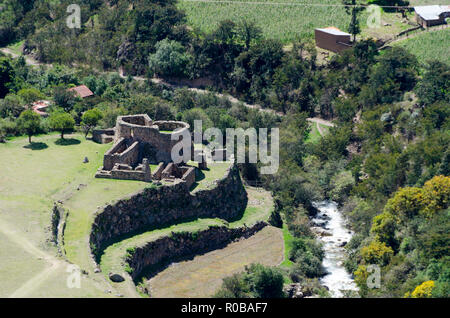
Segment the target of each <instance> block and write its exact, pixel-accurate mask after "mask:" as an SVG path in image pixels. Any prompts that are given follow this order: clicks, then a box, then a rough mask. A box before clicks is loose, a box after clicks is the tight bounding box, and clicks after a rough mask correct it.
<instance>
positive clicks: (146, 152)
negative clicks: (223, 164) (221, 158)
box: [93, 114, 206, 188]
mask: <svg viewBox="0 0 450 318" xmlns="http://www.w3.org/2000/svg"><path fill="white" fill-rule="evenodd" d="M189 128H190V126H189V124H187V123H185V122H181V121H153V120H151V119H150V117H149V116H148V115H145V114H143V115H130V116H119V117H118V118H117V121H116V127H115V128H110V129H103V130H96V131H94V138H93V139H94V140H95V141H97V142H100V143H107V142H111V141H114V144H113V146H112V147H111V148H110V149H109V150H108V151H107V152H106V153H105V155H104V158H103V166H102V167H101V168H100V169H99V170H98V171H97V173H96V174H95V177H96V178H111V179H125V180H139V181H146V182H150V181H152V180H165V181H169V182H183V183H186V186H187V187H188V188H190V187H191V185H192V184H193V183H194V182H195V167H192V166H188V165H187V164H186V163H181V164H175V163H173V162H172V159H171V151H172V148H173V146H174V145H175V144H177V143H178V141H179V140H172V138H171V134H172V132H174V131H175V130H177V133H183V131H184V130H187V131H189ZM189 135H191V133H190V132H189ZM191 149H192V152H191V153H192V154H194V147H193V143H192V140H191ZM196 156H197V158H198V154H196ZM149 164H155V165H158V166H157V168H156V169H155V171H153V172H152V171H151V169H150V166H149ZM199 168H200V169H206V161H205V162H202V163H199Z"/></svg>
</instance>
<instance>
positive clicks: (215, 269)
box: [148, 226, 284, 298]
mask: <svg viewBox="0 0 450 318" xmlns="http://www.w3.org/2000/svg"><path fill="white" fill-rule="evenodd" d="M283 246H284V244H283V237H282V234H281V231H280V229H278V228H276V227H272V226H267V227H265V228H264V229H262V230H261V231H259V232H258V233H256V234H255V235H253V236H251V237H250V238H248V239H244V240H240V241H238V242H234V243H231V244H229V245H228V246H226V247H225V248H223V249H219V250H215V251H212V252H209V253H206V254H203V255H199V256H196V257H195V258H194V259H193V260H188V261H183V262H179V263H175V264H172V265H170V266H169V267H168V268H167V269H165V270H164V271H162V272H160V273H158V274H157V275H156V276H155V277H153V278H152V279H150V281H149V282H148V285H149V286H150V288H151V296H152V297H155V298H167V297H183V298H185V297H195V298H196V297H211V296H212V295H213V294H214V293H215V292H216V291H217V289H218V288H219V287H220V286H221V285H222V279H223V278H225V277H228V276H231V275H232V274H234V273H238V272H241V271H243V270H244V268H245V266H246V265H249V264H251V263H260V264H263V265H266V266H277V265H279V264H280V262H281V261H282V260H283ZM243 251H245V252H244V253H243Z"/></svg>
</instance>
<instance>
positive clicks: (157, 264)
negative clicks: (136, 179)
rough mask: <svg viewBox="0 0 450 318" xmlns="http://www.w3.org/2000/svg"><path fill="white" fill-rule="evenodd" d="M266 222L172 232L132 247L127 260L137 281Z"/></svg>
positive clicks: (241, 235) (240, 236)
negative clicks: (169, 264) (244, 225)
mask: <svg viewBox="0 0 450 318" xmlns="http://www.w3.org/2000/svg"><path fill="white" fill-rule="evenodd" d="M266 225H267V223H266V222H258V223H256V224H255V225H254V226H252V227H239V228H228V227H226V226H211V227H209V229H207V230H203V231H199V232H179V233H172V235H170V236H165V237H162V238H160V239H157V240H155V241H152V242H149V243H147V244H146V245H144V246H142V247H137V248H135V249H133V250H132V251H129V252H128V257H127V259H126V262H127V263H128V265H129V267H130V268H131V273H130V275H131V277H132V278H133V280H134V281H136V280H138V279H139V278H140V277H141V276H142V275H143V274H145V275H146V276H151V275H152V274H154V273H156V272H157V271H159V270H161V269H162V268H163V267H164V266H165V265H166V264H168V263H170V262H173V261H180V260H183V259H186V258H188V257H192V256H194V255H199V254H204V253H207V252H210V251H213V250H216V249H220V248H224V247H225V246H227V245H228V244H229V243H231V242H232V241H234V240H236V239H240V238H248V237H250V236H252V235H253V234H255V233H256V232H258V231H260V230H261V229H262V228H264V227H265V226H266Z"/></svg>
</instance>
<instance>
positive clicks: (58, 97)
mask: <svg viewBox="0 0 450 318" xmlns="http://www.w3.org/2000/svg"><path fill="white" fill-rule="evenodd" d="M77 99H78V98H77V97H76V95H75V92H74V91H70V90H68V89H66V88H65V87H62V86H58V87H56V88H55V89H54V91H53V100H54V102H55V103H56V105H58V106H60V107H62V108H63V109H64V111H66V112H69V111H71V110H72V109H73V106H74V105H75V103H76V102H77Z"/></svg>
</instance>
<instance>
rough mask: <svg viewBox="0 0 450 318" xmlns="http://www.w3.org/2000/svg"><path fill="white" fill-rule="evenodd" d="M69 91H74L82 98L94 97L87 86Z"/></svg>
mask: <svg viewBox="0 0 450 318" xmlns="http://www.w3.org/2000/svg"><path fill="white" fill-rule="evenodd" d="M69 91H74V92H75V93H76V95H77V96H78V97H80V98H87V97H90V96H94V93H92V91H91V90H90V89H89V88H88V87H87V86H86V85H80V86H77V87H72V88H69Z"/></svg>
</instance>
